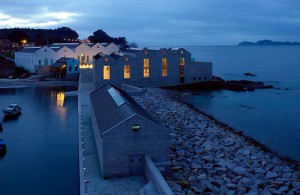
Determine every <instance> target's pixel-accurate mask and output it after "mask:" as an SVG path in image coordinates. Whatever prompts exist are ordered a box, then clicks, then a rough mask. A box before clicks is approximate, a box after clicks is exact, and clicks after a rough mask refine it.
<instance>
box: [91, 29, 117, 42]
mask: <svg viewBox="0 0 300 195" xmlns="http://www.w3.org/2000/svg"><path fill="white" fill-rule="evenodd" d="M88 39H89V40H90V41H91V42H92V43H98V42H99V43H110V42H112V41H113V38H112V37H110V36H109V35H108V34H106V32H104V31H103V30H102V29H99V30H97V31H95V32H94V33H93V35H92V36H89V37H88Z"/></svg>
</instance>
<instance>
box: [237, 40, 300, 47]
mask: <svg viewBox="0 0 300 195" xmlns="http://www.w3.org/2000/svg"><path fill="white" fill-rule="evenodd" d="M238 45H239V46H252V45H254V46H257V45H258V46H262V45H300V42H289V41H284V42H280V41H271V40H260V41H257V42H250V41H243V42H240V43H239V44H238Z"/></svg>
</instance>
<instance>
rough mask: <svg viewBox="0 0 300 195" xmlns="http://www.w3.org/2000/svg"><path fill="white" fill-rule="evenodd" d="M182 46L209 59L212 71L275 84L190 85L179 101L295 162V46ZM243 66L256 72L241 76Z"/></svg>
mask: <svg viewBox="0 0 300 195" xmlns="http://www.w3.org/2000/svg"><path fill="white" fill-rule="evenodd" d="M185 48H187V50H189V51H190V52H191V53H192V55H193V57H195V58H196V60H199V61H211V62H213V74H214V75H216V76H220V77H222V78H224V79H226V80H229V79H235V80H239V79H248V80H256V81H264V82H265V83H266V84H272V85H274V86H275V88H274V89H264V90H256V91H254V92H232V91H226V90H218V91H196V92H193V93H192V94H191V95H188V96H185V101H187V102H189V103H191V104H193V105H194V106H195V107H197V108H198V109H200V110H202V111H203V112H206V113H208V114H210V115H212V116H214V117H215V118H216V119H218V120H220V121H222V122H225V123H227V124H229V126H231V127H233V128H235V129H236V130H242V131H243V132H244V133H245V134H246V135H249V136H251V137H253V138H255V139H256V140H259V141H260V142H262V143H264V144H265V145H266V146H268V147H269V148H271V149H272V150H273V151H276V152H278V153H280V154H282V155H285V156H288V157H290V158H293V159H295V160H298V161H299V162H300V55H299V54H300V47H299V46H250V47H249V46H248V47H247V46H245V47H244V46H243V47H241V46H208V47H205V46H192V47H185ZM245 72H251V73H254V74H256V75H257V76H256V77H246V76H244V75H243V73H245Z"/></svg>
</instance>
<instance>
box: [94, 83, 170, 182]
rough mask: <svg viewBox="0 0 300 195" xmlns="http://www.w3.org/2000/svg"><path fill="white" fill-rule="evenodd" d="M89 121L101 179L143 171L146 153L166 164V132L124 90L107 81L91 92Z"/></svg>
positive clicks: (167, 142) (167, 144) (167, 133)
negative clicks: (91, 126)
mask: <svg viewBox="0 0 300 195" xmlns="http://www.w3.org/2000/svg"><path fill="white" fill-rule="evenodd" d="M90 99H91V120H92V125H93V131H94V137H95V141H96V146H97V152H98V158H99V163H100V166H101V172H102V177H103V178H112V177H119V176H135V175H143V174H144V164H145V158H144V157H145V155H147V156H149V157H150V158H151V159H152V160H153V162H155V163H159V164H164V165H166V166H168V165H169V163H168V162H169V160H168V150H169V149H168V148H169V132H168V130H167V129H164V128H163V127H161V126H160V125H158V124H157V123H156V122H154V121H153V120H152V119H151V117H150V116H149V115H148V114H147V112H146V111H145V110H143V109H142V108H141V107H140V106H139V105H138V104H137V103H136V102H135V101H134V100H133V99H132V98H131V97H130V96H129V95H128V94H127V93H126V92H124V91H122V90H121V89H118V88H117V87H115V86H113V85H111V84H109V83H106V84H104V85H102V86H100V87H98V88H97V89H95V90H94V91H93V92H91V94H90Z"/></svg>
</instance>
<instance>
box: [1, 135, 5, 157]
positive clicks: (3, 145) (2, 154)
mask: <svg viewBox="0 0 300 195" xmlns="http://www.w3.org/2000/svg"><path fill="white" fill-rule="evenodd" d="M5 154H6V143H5V142H4V140H3V139H0V157H1V158H2V157H3V156H4V155H5Z"/></svg>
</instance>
